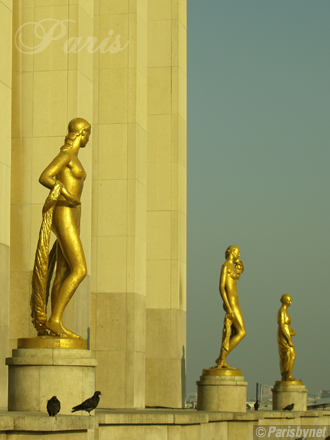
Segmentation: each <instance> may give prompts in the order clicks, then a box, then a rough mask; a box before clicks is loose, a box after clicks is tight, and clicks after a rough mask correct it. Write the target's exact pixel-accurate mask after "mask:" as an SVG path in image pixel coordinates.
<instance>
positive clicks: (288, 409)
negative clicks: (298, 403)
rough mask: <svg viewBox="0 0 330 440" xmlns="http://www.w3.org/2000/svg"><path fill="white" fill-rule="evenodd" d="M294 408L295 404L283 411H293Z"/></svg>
mask: <svg viewBox="0 0 330 440" xmlns="http://www.w3.org/2000/svg"><path fill="white" fill-rule="evenodd" d="M293 408H294V403H291V405H288V406H286V407H285V408H283V411H292V410H293Z"/></svg>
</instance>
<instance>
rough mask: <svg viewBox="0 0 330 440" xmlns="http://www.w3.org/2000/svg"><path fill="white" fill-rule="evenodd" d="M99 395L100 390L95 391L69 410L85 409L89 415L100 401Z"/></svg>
mask: <svg viewBox="0 0 330 440" xmlns="http://www.w3.org/2000/svg"><path fill="white" fill-rule="evenodd" d="M100 396H102V394H101V392H100V391H95V393H94V396H93V397H90V398H89V399H87V400H85V401H84V402H83V403H81V404H80V405H77V406H74V407H73V408H72V411H71V412H76V411H87V412H88V414H89V415H91V411H93V409H95V408H96V407H97V405H98V404H99V402H100Z"/></svg>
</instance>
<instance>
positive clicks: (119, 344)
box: [0, 0, 187, 408]
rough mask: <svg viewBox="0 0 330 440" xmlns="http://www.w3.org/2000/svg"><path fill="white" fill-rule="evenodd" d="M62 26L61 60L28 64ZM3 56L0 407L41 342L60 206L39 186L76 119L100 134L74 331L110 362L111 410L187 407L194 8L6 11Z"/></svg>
mask: <svg viewBox="0 0 330 440" xmlns="http://www.w3.org/2000/svg"><path fill="white" fill-rule="evenodd" d="M48 19H51V20H48ZM42 20H44V21H42ZM55 20H58V22H57V23H62V24H61V25H60V24H58V27H57V28H56V32H55V33H54V34H53V39H52V40H51V41H49V42H48V43H49V44H48V46H47V47H45V48H44V49H43V50H40V51H36V52H38V53H34V54H31V53H23V51H25V52H29V51H30V52H31V50H30V49H29V48H24V47H23V46H22V44H25V45H26V46H30V48H31V47H34V48H36V47H37V46H38V44H39V43H40V41H41V40H40V38H39V37H40V35H41V34H40V33H39V34H38V33H36V27H35V25H33V24H30V25H27V23H40V22H41V21H42V23H43V26H44V29H45V30H46V32H48V31H49V30H50V29H51V27H52V26H54V24H55V23H56V21H55ZM23 25H25V26H23ZM22 26H23V27H22ZM111 31H113V32H111ZM38 32H41V28H40V27H39V28H38ZM61 32H62V34H61ZM15 37H16V38H15ZM18 37H20V40H19V39H18ZM89 37H94V40H93V41H92V39H91V38H89ZM119 37H120V38H119ZM68 38H70V39H71V40H70V41H69V42H67V41H68ZM96 40H97V41H96ZM116 41H117V42H116ZM66 42H67V43H66ZM102 42H103V43H102ZM75 43H77V44H78V43H79V44H78V45H77V47H76V50H74V49H75V48H74V44H75ZM85 43H87V45H85ZM93 43H94V46H93ZM100 44H101V47H99V46H100ZM102 44H103V46H102ZM84 45H85V46H84ZM17 46H18V48H19V49H20V50H18V48H17ZM83 46H84V47H83ZM92 46H93V47H92ZM98 47H99V48H98ZM97 48H98V49H97ZM109 48H110V49H109ZM92 49H93V50H92ZM0 51H1V63H0V98H1V100H0V102H1V105H0V117H1V124H2V127H3V128H2V143H1V146H0V167H1V172H0V176H1V187H0V188H1V189H0V191H1V194H2V197H1V201H0V203H1V211H0V212H1V214H0V215H1V217H0V219H1V224H0V262H1V264H0V268H1V269H0V270H1V278H0V279H1V290H0V295H1V300H2V301H1V304H2V307H1V312H0V331H1V340H2V344H1V345H0V353H1V359H2V362H1V364H0V387H1V393H0V407H2V408H5V407H6V405H7V396H6V389H7V367H6V366H5V357H6V356H10V354H11V350H12V349H15V348H16V340H17V338H19V337H30V336H35V331H34V329H33V327H32V324H31V322H30V312H29V300H30V292H31V287H30V285H31V270H32V268H33V262H34V252H35V248H36V243H37V237H38V232H39V227H40V222H41V209H42V205H43V203H44V200H45V198H46V196H47V194H48V192H47V190H46V189H45V188H44V187H42V186H41V185H40V184H39V182H38V178H39V175H40V173H41V172H42V171H43V169H44V168H45V167H46V166H47V165H48V164H49V162H50V161H51V160H52V159H53V158H54V157H55V156H56V155H57V154H58V152H59V148H60V147H61V146H62V145H63V141H64V136H65V135H66V128H67V123H68V122H69V120H70V119H72V118H74V117H76V116H79V117H83V118H85V119H87V120H88V121H90V122H91V124H92V136H91V139H90V142H89V144H88V146H87V148H85V149H84V150H82V151H81V153H80V159H81V162H82V163H83V165H84V167H85V169H86V171H87V180H86V182H85V187H84V192H83V197H82V230H81V236H82V241H83V245H84V249H85V254H86V260H87V265H88V276H87V277H86V279H85V280H84V281H83V283H82V285H81V286H80V288H79V290H78V291H77V292H76V294H75V295H74V297H73V299H72V301H71V303H70V304H69V306H68V308H67V310H66V312H65V313H66V314H65V318H64V321H65V323H66V324H67V326H68V328H72V329H73V330H74V331H75V332H77V333H79V334H81V335H82V336H84V337H85V338H88V341H89V344H90V349H91V350H92V356H93V357H95V358H96V359H97V360H98V367H97V372H96V388H97V389H100V390H101V391H102V394H103V396H102V407H105V408H107V407H108V408H111V407H117V408H143V407H144V406H145V405H147V406H169V407H175V408H179V407H181V406H182V402H183V396H184V378H185V344H186V343H185V341H186V330H185V313H186V281H185V280H186V113H187V110H186V0H26V1H25V0H24V1H18V0H17V1H13V2H12V1H10V0H0ZM93 52H94V53H93ZM111 52H112V53H111ZM9 269H10V276H9ZM9 281H10V283H9ZM9 285H10V287H9ZM8 348H9V349H8Z"/></svg>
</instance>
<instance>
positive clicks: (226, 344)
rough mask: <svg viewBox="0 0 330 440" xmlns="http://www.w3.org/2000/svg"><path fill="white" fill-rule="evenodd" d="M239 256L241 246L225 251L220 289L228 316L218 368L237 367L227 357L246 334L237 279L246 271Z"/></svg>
mask: <svg viewBox="0 0 330 440" xmlns="http://www.w3.org/2000/svg"><path fill="white" fill-rule="evenodd" d="M239 257H240V250H239V248H238V247H237V246H229V247H228V248H227V250H226V253H225V258H226V261H225V263H224V264H223V265H222V267H221V273H220V282H219V290H220V295H221V298H222V300H223V308H224V310H225V312H226V316H225V319H224V327H223V332H222V344H221V350H220V355H219V357H218V359H217V360H216V363H217V367H216V368H218V369H220V368H226V369H232V370H234V369H235V368H234V367H231V366H229V365H228V364H227V362H226V358H227V356H228V354H229V353H230V352H231V351H232V350H233V349H234V348H235V347H236V346H237V345H238V344H239V343H240V342H241V340H242V339H243V338H244V337H245V335H246V330H245V326H244V320H243V316H242V311H241V306H240V304H239V300H238V294H237V280H239V279H240V275H241V274H242V273H243V271H244V265H243V262H242V261H241V260H240V259H239Z"/></svg>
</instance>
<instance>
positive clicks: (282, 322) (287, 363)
mask: <svg viewBox="0 0 330 440" xmlns="http://www.w3.org/2000/svg"><path fill="white" fill-rule="evenodd" d="M281 303H282V306H281V308H280V310H279V311H278V312H277V323H278V330H277V342H278V351H279V354H280V367H281V375H282V381H290V382H291V381H297V379H295V378H293V377H292V370H293V365H294V361H295V359H296V352H295V350H294V345H293V343H292V336H294V335H295V334H296V332H295V331H294V330H293V329H292V328H291V326H290V324H291V318H290V315H289V312H288V307H290V305H291V303H292V299H291V296H290V295H282V296H281Z"/></svg>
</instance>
